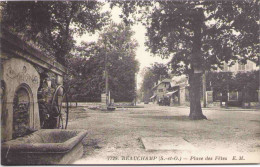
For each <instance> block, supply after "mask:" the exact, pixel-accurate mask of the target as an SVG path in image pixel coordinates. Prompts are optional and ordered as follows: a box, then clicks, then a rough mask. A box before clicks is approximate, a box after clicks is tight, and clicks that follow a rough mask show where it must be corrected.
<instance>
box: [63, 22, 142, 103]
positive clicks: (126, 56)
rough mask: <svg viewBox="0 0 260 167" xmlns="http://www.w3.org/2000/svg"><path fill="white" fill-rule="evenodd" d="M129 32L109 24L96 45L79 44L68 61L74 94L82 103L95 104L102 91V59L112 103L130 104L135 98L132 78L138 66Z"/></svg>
mask: <svg viewBox="0 0 260 167" xmlns="http://www.w3.org/2000/svg"><path fill="white" fill-rule="evenodd" d="M132 35H133V31H131V29H130V27H126V26H124V24H114V23H113V24H111V25H110V26H109V27H107V28H106V29H104V31H103V32H102V33H101V34H100V37H99V39H98V41H97V42H96V43H82V44H81V46H80V47H78V48H77V53H78V54H77V56H76V57H72V58H71V61H70V64H71V65H70V69H71V74H72V77H71V78H70V79H69V80H68V81H67V82H69V83H70V85H75V88H74V94H75V95H77V96H78V97H79V99H82V100H89V101H93V100H94V101H98V100H100V96H101V93H102V92H104V91H105V75H104V74H105V73H104V72H105V59H106V56H107V58H108V59H107V67H108V76H109V90H110V92H111V98H113V99H115V101H132V100H133V99H134V98H135V96H136V92H135V86H136V81H135V79H136V78H135V75H136V73H137V72H138V70H139V68H138V67H139V64H138V62H137V60H135V56H136V54H135V49H136V47H137V43H136V41H134V40H132V39H131V37H132Z"/></svg>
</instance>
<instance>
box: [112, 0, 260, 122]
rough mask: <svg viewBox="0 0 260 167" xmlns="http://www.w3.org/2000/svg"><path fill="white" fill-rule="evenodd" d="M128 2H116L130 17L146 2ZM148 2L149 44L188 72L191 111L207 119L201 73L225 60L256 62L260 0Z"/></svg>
mask: <svg viewBox="0 0 260 167" xmlns="http://www.w3.org/2000/svg"><path fill="white" fill-rule="evenodd" d="M124 3H127V2H124ZM124 3H123V2H118V3H115V4H116V5H120V6H121V7H123V8H128V9H123V11H124V12H125V16H128V15H129V14H130V13H135V12H133V11H135V10H138V8H140V9H141V10H143V7H145V5H147V4H140V3H139V4H138V2H137V3H136V4H134V5H132V6H127V5H125V4H124ZM136 5H140V6H141V7H137V6H136ZM149 5H150V6H149V7H150V9H151V10H150V11H151V12H150V13H149V12H148V14H147V11H144V10H143V11H144V13H145V14H146V16H144V18H145V23H146V28H147V34H146V35H147V37H148V40H147V42H146V45H147V46H148V47H149V49H150V51H151V53H153V54H154V55H158V56H161V57H163V58H168V57H170V58H171V62H170V65H171V68H172V70H173V71H174V72H175V73H177V74H183V73H184V74H187V75H189V83H190V87H191V89H190V103H191V104H190V115H189V116H190V118H191V119H204V118H206V117H205V116H204V115H203V114H202V110H201V105H200V100H199V98H198V96H199V93H200V91H199V89H200V85H201V81H200V80H201V79H200V78H201V74H202V72H203V71H205V70H210V69H217V67H220V68H222V66H223V62H229V63H230V61H231V64H232V63H234V61H237V60H239V61H241V62H243V63H245V61H246V60H248V59H250V60H252V61H255V62H257V56H256V55H257V53H258V52H259V39H258V37H259V36H258V35H257V34H259V31H260V30H259V1H256V0H253V1H214V2H209V1H174V2H173V1H153V2H151V3H150V4H149ZM129 8H131V9H129ZM146 8H147V6H146ZM141 12H142V11H141ZM128 18H129V17H128Z"/></svg>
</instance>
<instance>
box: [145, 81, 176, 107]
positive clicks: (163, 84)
mask: <svg viewBox="0 0 260 167" xmlns="http://www.w3.org/2000/svg"><path fill="white" fill-rule="evenodd" d="M169 88H171V79H169V78H166V79H163V80H162V81H159V83H158V84H156V83H155V86H154V87H153V88H152V90H153V96H152V97H150V100H151V101H153V102H157V103H158V102H159V101H160V100H162V99H163V98H165V97H166V94H167V93H168V92H169V91H168V89H169Z"/></svg>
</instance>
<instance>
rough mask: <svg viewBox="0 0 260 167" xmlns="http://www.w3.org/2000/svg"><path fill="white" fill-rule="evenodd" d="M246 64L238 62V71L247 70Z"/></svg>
mask: <svg viewBox="0 0 260 167" xmlns="http://www.w3.org/2000/svg"><path fill="white" fill-rule="evenodd" d="M245 69H246V66H245V65H244V64H238V71H245Z"/></svg>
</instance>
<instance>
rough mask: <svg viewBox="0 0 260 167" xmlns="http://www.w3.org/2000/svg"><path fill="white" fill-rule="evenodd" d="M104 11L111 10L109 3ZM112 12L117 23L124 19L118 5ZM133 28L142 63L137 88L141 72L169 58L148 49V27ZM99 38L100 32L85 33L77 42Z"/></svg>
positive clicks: (138, 83)
mask: <svg viewBox="0 0 260 167" xmlns="http://www.w3.org/2000/svg"><path fill="white" fill-rule="evenodd" d="M102 11H103V12H104V11H111V9H110V8H109V5H108V4H105V5H104V7H103V9H102ZM111 14H112V21H113V22H115V23H121V22H122V19H121V18H120V17H119V15H120V14H121V9H120V8H118V7H116V8H113V10H112V11H111ZM132 30H133V31H134V32H135V34H134V36H133V39H135V40H136V41H137V42H138V44H139V46H138V48H137V50H136V59H137V60H138V61H139V63H140V67H139V68H140V70H139V72H138V74H137V89H138V88H140V84H141V82H142V76H141V72H142V70H143V69H144V68H145V67H149V66H151V64H153V63H155V62H159V63H164V64H166V63H167V62H168V60H167V59H162V58H160V57H158V56H155V57H154V56H151V54H150V53H149V52H148V51H146V49H147V47H146V46H145V44H144V43H145V38H146V37H145V33H146V28H145V27H144V26H143V25H141V24H137V25H134V26H132ZM97 40H98V33H96V34H92V35H91V34H84V35H83V36H81V37H77V39H76V41H77V44H80V43H81V42H82V41H86V42H91V41H97Z"/></svg>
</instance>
